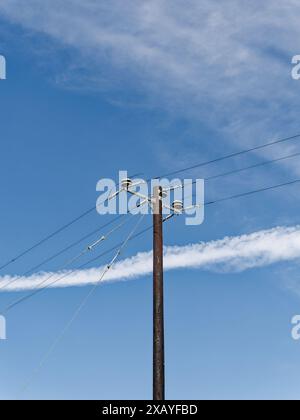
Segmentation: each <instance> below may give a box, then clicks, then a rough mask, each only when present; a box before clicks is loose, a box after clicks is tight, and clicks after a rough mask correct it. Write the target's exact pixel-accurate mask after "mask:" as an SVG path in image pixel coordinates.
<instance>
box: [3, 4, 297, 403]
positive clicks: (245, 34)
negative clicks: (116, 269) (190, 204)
mask: <svg viewBox="0 0 300 420" xmlns="http://www.w3.org/2000/svg"><path fill="white" fill-rule="evenodd" d="M186 3H187V2H184V5H183V2H182V1H179V0H178V1H177V0H174V1H172V2H170V1H162V0H160V1H154V0H153V1H148V2H144V1H139V2H137V1H127V2H126V6H125V5H124V4H125V2H120V1H117V0H112V1H110V2H109V6H108V3H107V2H104V1H100V2H99V1H98V2H95V1H86V2H85V3H84V4H82V2H79V1H75V0H73V1H68V2H66V1H64V2H62V1H58V0H55V1H54V0H52V1H51V2H50V1H44V2H43V5H41V4H40V3H39V2H37V1H34V0H28V1H26V4H25V2H22V1H20V0H3V1H2V2H1V5H0V54H3V55H4V56H5V57H6V60H7V80H5V81H0V110H1V114H0V118H1V120H0V121H1V133H0V136H1V142H0V150H1V153H0V160H1V165H0V180H1V181H0V186H1V196H2V200H1V220H0V232H1V238H2V240H1V244H2V245H1V261H0V262H1V263H4V262H6V261H7V260H8V259H10V258H11V257H12V256H14V255H16V254H18V253H19V252H22V251H23V250H24V249H26V248H27V247H29V246H30V245H32V244H34V243H35V242H37V241H39V240H40V239H41V238H42V237H44V236H46V235H47V234H49V233H51V232H52V231H54V230H56V229H57V228H58V227H60V226H61V225H63V224H64V223H66V222H68V221H69V220H71V219H73V218H74V217H76V216H78V215H79V214H81V213H82V212H83V211H85V210H86V209H88V208H90V207H91V206H93V205H94V204H95V202H96V199H97V193H96V183H97V181H98V180H99V179H100V178H103V177H105V178H106V177H112V178H115V177H116V176H117V173H118V171H119V170H121V169H127V170H128V171H129V172H130V173H137V172H143V173H144V174H145V177H146V178H148V177H151V176H153V175H155V176H156V175H157V174H160V173H165V172H169V171H172V170H176V169H177V168H181V167H185V166H189V165H193V164H194V163H197V162H201V161H203V160H207V159H213V158H215V157H218V156H222V155H224V154H228V153H231V152H235V151H237V150H242V149H245V148H248V147H251V146H254V145H257V144H262V143H265V142H266V141H268V140H272V139H274V138H275V139H276V138H280V137H286V136H289V135H294V134H298V133H300V128H299V124H298V112H297V111H298V107H299V105H300V103H299V95H298V92H300V90H298V89H300V84H299V82H297V81H294V80H292V78H291V74H290V73H291V68H292V66H291V58H292V56H293V55H295V54H299V48H300V46H299V45H298V44H299V41H297V40H298V39H299V28H298V21H299V19H298V16H299V13H300V6H299V5H297V4H295V2H294V1H292V0H290V1H286V2H285V4H284V5H278V4H277V3H276V4H275V2H273V1H271V0H268V1H265V2H264V5H261V4H260V2H256V1H255V2H251V5H249V4H247V5H245V4H244V2H242V1H233V0H230V1H229V2H228V1H227V2H226V5H225V2H224V3H223V2H212V1H203V2H201V5H199V3H198V2H197V1H194V0H189V1H188V7H187V6H186ZM37 6H38V7H37ZM299 150H300V146H299V144H298V142H297V141H294V142H290V143H286V144H284V145H281V146H276V147H273V148H271V149H268V150H264V151H263V152H260V153H259V154H251V155H247V156H243V157H240V158H239V159H232V160H229V161H226V162H223V163H218V164H215V165H211V166H209V167H206V168H203V169H201V170H200V169H199V170H196V171H194V172H192V173H187V174H185V175H186V176H192V177H199V178H201V177H204V176H208V175H210V174H214V173H219V172H222V171H226V170H230V169H234V168H238V167H243V166H248V165H250V164H252V163H256V162H259V161H262V160H264V159H270V158H273V157H277V156H282V155H284V154H288V153H293V152H297V151H299ZM298 159H299V158H298ZM298 162H299V161H298V160H297V159H290V160H288V161H286V162H285V163H284V164H274V165H272V166H268V167H265V168H261V169H259V170H255V171H249V172H246V173H243V174H242V175H238V176H232V177H228V178H224V179H218V180H216V181H211V182H209V183H207V184H206V198H207V199H208V200H210V199H215V198H219V197H225V196H229V195H232V194H235V193H238V192H243V191H248V190H249V191H250V190H253V189H256V188H261V187H265V186H269V185H273V184H276V183H280V182H285V181H289V180H293V179H296V178H298V177H299V165H298ZM298 188H299V187H297V186H294V187H290V188H285V189H282V190H280V191H274V192H268V193H264V194H260V195H254V196H252V197H247V198H243V199H240V200H236V201H230V202H224V203H222V204H218V205H216V206H211V207H209V208H207V209H206V214H205V222H204V224H203V225H201V226H198V227H186V226H185V224H184V221H183V220H181V219H176V220H174V221H172V223H171V222H170V223H169V224H167V225H166V226H165V242H166V245H168V246H175V245H177V246H186V245H188V244H197V243H199V242H200V241H204V242H205V243H211V241H216V240H219V239H223V238H225V237H227V236H230V237H239V236H240V235H250V234H252V233H254V232H260V231H262V230H268V229H272V228H276V227H278V226H280V227H282V228H283V229H285V228H286V227H291V228H292V229H295V231H296V233H297V232H298V230H299V226H298V225H299V223H300V217H299V210H298V207H299V198H298V197H299V194H298ZM109 220H110V216H109V217H102V216H101V217H100V216H99V215H97V214H96V213H94V214H91V215H90V216H88V217H86V218H84V219H82V220H81V221H80V222H78V223H76V224H75V225H74V226H72V228H70V229H68V230H66V231H64V232H63V233H62V234H61V235H59V236H57V237H55V238H53V240H51V241H49V242H47V243H46V244H44V245H43V246H41V247H39V248H37V249H36V250H35V251H34V252H32V253H30V254H28V255H27V256H26V258H25V257H24V258H23V259H20V261H18V262H17V263H16V264H13V265H11V266H9V267H7V268H6V269H5V270H4V272H2V273H1V275H6V274H7V275H10V276H15V275H21V276H22V275H23V274H24V272H26V271H27V270H28V269H29V268H30V267H32V266H34V265H35V264H37V263H39V262H40V261H42V260H43V259H45V258H47V257H48V256H51V255H52V254H53V253H55V252H57V251H58V250H60V249H61V248H63V247H65V246H67V245H68V244H69V243H71V242H72V241H75V240H76V239H78V238H79V237H81V236H83V235H84V234H85V233H86V232H89V231H92V230H93V229H95V228H97V226H100V225H102V224H103V223H105V222H106V221H109ZM145 223H146V224H147V225H150V223H151V219H150V218H147V219H146V221H145ZM127 229H128V228H127ZM124 234H125V229H124V232H122V237H123V236H124ZM262 236H263V235H262ZM280 238H281V237H279V241H280ZM283 239H284V241H283ZM283 239H282V242H280V245H282V250H280V251H277V249H276V251H277V254H276V252H275V251H274V250H272V255H271V256H270V255H268V256H267V257H266V256H265V254H264V253H263V252H265V248H264V251H263V252H262V254H263V255H255V257H253V256H252V257H251V255H248V254H247V253H246V254H243V258H240V259H239V258H237V259H236V260H234V261H232V260H230V261H229V262H228V261H227V262H226V263H224V264H222V262H221V264H217V263H215V262H214V261H213V260H210V264H208V265H206V266H203V267H198V268H195V267H186V268H184V269H173V270H170V271H167V272H166V275H165V283H166V286H165V287H166V308H165V310H166V369H167V372H166V374H167V375H166V377H167V397H168V398H170V399H172V398H174V399H177V398H178V399H201V398H208V399H213V398H222V399H223V398H224V399H227V398H293V399H298V398H299V391H300V389H299V380H298V378H299V373H300V364H299V361H300V344H299V342H295V341H293V340H292V339H291V324H290V321H291V318H292V317H293V316H294V315H295V314H298V313H299V312H300V300H299V296H300V294H299V291H300V282H299V279H298V276H299V264H298V258H299V257H300V252H299V250H298V248H297V247H296V245H295V244H294V243H293V252H292V255H291V254H290V253H289V251H290V248H291V246H290V243H291V242H290V237H289V236H288V237H286V236H284V237H283ZM119 241H120V235H119V234H116V235H115V236H114V237H112V238H111V239H110V243H109V244H108V243H107V244H106V245H105V246H106V247H107V248H108V247H109V246H112V245H114V244H115V243H118V242H119ZM246 242H247V241H246ZM276 244H277V243H276ZM151 246H152V244H151V233H148V234H146V235H145V236H143V237H142V238H141V239H139V240H136V241H134V242H132V243H131V244H130V246H128V247H127V248H126V251H125V254H124V255H123V258H124V259H125V258H127V257H130V256H134V255H136V254H137V252H148V251H149V250H151ZM81 248H82V245H81V246H78V247H77V248H75V249H73V250H71V251H70V252H69V253H67V254H65V255H63V256H61V257H60V258H58V259H56V260H54V261H52V262H51V263H49V264H48V265H46V266H45V267H43V269H44V270H45V271H58V270H59V269H60V267H61V266H62V265H63V263H64V262H65V260H66V259H68V258H71V257H72V256H73V255H75V254H76V253H78V252H79V251H80V250H81ZM277 248H278V247H277ZM279 248H280V247H279ZM294 248H297V249H296V250H295V249H294ZM206 252H208V251H207V250H206ZM247 252H248V251H247ZM258 254H259V253H258ZM275 254H276V255H275ZM278 254H280V255H279V256H278ZM205 255H207V254H205ZM108 257H109V256H108ZM108 257H107V258H108ZM261 260H263V263H260V261H261ZM106 262H107V259H105V258H103V259H102V260H99V263H97V264H96V265H95V263H94V264H93V265H92V267H94V268H97V266H98V267H99V266H102V265H103V264H105V263H106ZM260 265H261V266H260ZM249 267H251V268H249ZM246 268H247V269H246ZM121 277H122V276H120V280H121ZM151 290H152V289H151V274H147V275H144V276H142V277H139V278H135V279H134V280H132V281H123V282H122V281H121V282H115V283H107V284H104V285H102V286H100V287H99V288H98V290H97V292H96V293H95V295H94V296H93V297H92V299H91V300H90V301H89V303H88V305H87V306H86V307H85V309H84V310H83V312H82V313H81V314H80V317H79V318H78V319H77V320H76V322H75V323H74V324H73V325H72V327H71V328H70V329H69V331H68V332H67V334H66V336H65V337H64V339H63V340H62V341H61V342H60V343H59V345H58V347H57V348H56V349H55V351H54V352H53V353H52V354H51V356H50V357H49V359H48V360H47V361H46V363H45V365H44V366H43V368H42V369H41V370H40V371H39V373H38V374H37V375H35V376H34V378H33V380H32V381H31V382H30V385H29V387H28V389H27V390H26V393H25V394H24V395H23V396H22V397H23V398H34V399H39V398H68V399H76V398H84V399H89V398H92V399H139V398H143V399H147V398H151V388H152V378H151V373H152V365H151V363H152V360H151V359H152V354H151V353H152V343H151V339H152V312H151V311H152V300H151V299H152V291H151ZM87 291H88V286H87V287H66V288H58V289H51V290H47V291H46V292H44V293H42V294H40V295H39V296H36V297H35V298H33V299H30V300H29V301H28V302H26V303H24V304H23V305H19V306H18V307H17V308H15V309H14V310H13V311H11V312H10V313H9V315H8V316H7V328H8V340H7V341H5V342H4V341H1V342H0V355H1V357H0V360H1V362H0V366H1V372H2V375H1V376H2V380H1V381H0V397H1V398H16V397H17V396H18V395H19V391H20V389H21V388H22V387H23V386H24V384H26V383H27V380H28V378H29V377H31V374H32V372H33V371H34V369H35V368H36V366H37V365H38V363H39V360H40V359H41V357H42V356H43V355H44V354H45V352H46V350H47V349H48V347H49V345H51V343H52V341H53V340H54V339H55V337H56V336H57V334H58V333H59V332H60V331H61V330H62V328H63V326H64V324H65V323H66V322H67V321H68V319H69V318H70V316H71V315H72V313H73V312H74V310H75V308H76V306H77V305H78V304H79V302H80V301H81V300H82V298H83V297H84V295H85V294H86V293H87ZM23 293H24V292H14V293H13V292H2V293H1V295H0V307H1V309H2V308H4V307H5V306H6V305H7V304H8V303H10V302H11V301H12V300H14V299H16V298H18V297H19V296H21V295H23Z"/></svg>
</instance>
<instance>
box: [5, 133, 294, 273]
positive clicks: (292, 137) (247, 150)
mask: <svg viewBox="0 0 300 420" xmlns="http://www.w3.org/2000/svg"><path fill="white" fill-rule="evenodd" d="M298 138H300V134H297V135H295V136H290V137H285V138H282V139H279V140H275V141H272V142H268V143H265V144H262V145H260V146H256V147H252V148H250V149H246V150H242V151H239V152H236V153H232V154H229V155H225V156H222V157H219V158H216V159H212V160H209V161H205V162H201V163H198V164H196V165H193V166H189V167H185V168H183V169H180V170H177V171H173V172H169V173H168V174H164V175H161V176H157V177H156V179H158V178H164V177H168V176H172V175H177V174H179V173H182V172H186V171H188V170H192V169H195V168H199V167H203V166H207V165H209V164H212V163H217V162H221V161H224V160H226V159H229V158H233V157H237V156H241V155H243V154H246V153H250V152H252V151H256V150H261V149H263V148H266V147H270V146H273V145H276V144H281V143H284V142H287V141H291V140H295V139H298ZM138 175H140V174H137V175H133V176H132V177H134V176H138ZM149 181H150V179H149V180H148V182H149ZM105 201H106V200H104V202H105ZM95 209H96V206H93V207H92V208H90V209H88V210H87V211H85V212H84V213H82V214H81V215H80V216H78V217H76V218H75V219H73V220H71V221H70V222H69V223H67V224H65V225H63V226H62V227H61V228H59V229H57V230H56V231H54V232H53V233H51V234H50V235H48V236H46V237H45V238H43V239H42V240H40V241H39V242H37V243H36V244H35V245H33V246H31V247H30V248H28V249H26V250H25V251H23V252H22V253H20V254H18V255H17V256H15V257H14V258H12V259H11V260H9V261H8V262H6V263H5V264H3V265H2V266H0V271H1V270H3V269H4V268H6V267H8V266H9V265H11V264H13V263H15V262H16V261H18V260H19V259H21V258H22V257H24V256H25V255H27V254H28V253H30V252H31V251H33V250H34V249H36V248H38V247H39V246H40V245H42V244H44V243H45V242H47V241H49V240H50V239H52V238H54V237H55V236H57V235H58V234H59V233H61V232H63V231H64V230H66V229H67V228H68V227H70V226H72V225H73V224H75V223H76V222H78V221H79V220H81V219H83V218H84V217H86V216H87V215H89V214H91V213H92V212H93V211H94V210H95Z"/></svg>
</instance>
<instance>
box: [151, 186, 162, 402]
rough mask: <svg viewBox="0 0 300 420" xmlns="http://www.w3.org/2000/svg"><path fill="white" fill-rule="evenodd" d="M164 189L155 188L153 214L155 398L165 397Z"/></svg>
mask: <svg viewBox="0 0 300 420" xmlns="http://www.w3.org/2000/svg"><path fill="white" fill-rule="evenodd" d="M161 194H162V189H161V187H156V188H155V189H154V199H155V204H154V212H153V213H154V215H153V399H154V400H155V401H163V400H164V399H165V353H164V351H165V350H164V280H163V216H162V201H161Z"/></svg>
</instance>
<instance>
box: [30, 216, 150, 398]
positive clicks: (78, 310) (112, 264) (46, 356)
mask: <svg viewBox="0 0 300 420" xmlns="http://www.w3.org/2000/svg"><path fill="white" fill-rule="evenodd" d="M143 218H144V215H142V216H141V218H140V219H139V220H138V222H137V223H136V224H135V226H134V228H133V229H132V231H131V232H130V234H129V235H128V236H127V237H126V239H125V240H124V241H123V242H122V244H121V246H120V248H119V249H118V251H117V253H116V254H115V255H114V257H113V258H112V260H111V261H110V263H109V264H108V265H107V266H106V267H105V269H104V270H103V272H102V274H101V276H100V278H99V280H98V281H97V282H96V283H95V284H94V285H93V287H92V288H91V289H90V290H89V292H88V293H87V294H86V296H85V297H84V299H83V300H82V301H81V303H80V305H79V306H78V307H77V309H76V310H75V312H74V314H73V315H72V317H71V318H70V320H69V321H68V322H67V323H66V325H65V327H64V328H63V329H62V331H61V333H60V334H59V335H58V336H57V337H56V338H55V340H54V341H53V343H52V344H51V346H50V347H49V349H48V350H47V352H46V353H45V355H44V357H43V358H42V359H41V361H40V363H39V365H38V366H37V368H36V369H35V370H34V372H33V373H32V375H31V377H30V378H29V380H28V382H27V383H26V384H25V386H24V388H23V389H22V392H24V391H26V389H27V388H28V386H29V385H30V383H31V380H32V379H33V378H34V376H35V375H36V374H37V373H38V372H39V370H40V369H41V368H42V367H43V365H44V363H45V362H46V361H47V359H48V358H49V356H50V355H51V353H52V352H53V351H54V350H55V348H56V346H57V345H58V344H59V343H60V341H61V340H62V339H63V338H64V336H65V335H66V333H67V331H68V330H69V328H70V327H71V326H72V324H73V322H74V321H75V320H76V318H77V317H78V316H79V314H80V312H81V311H82V309H83V308H84V307H85V306H86V304H87V303H88V301H89V299H90V298H91V297H92V295H93V294H94V292H95V291H96V289H97V287H98V286H99V284H100V283H101V282H102V281H103V279H104V277H105V275H106V274H107V273H108V272H109V270H110V269H111V268H112V267H113V266H114V264H115V263H116V261H117V259H118V258H119V257H120V255H121V254H122V251H123V249H124V248H125V247H126V245H127V243H128V242H129V241H130V239H131V238H132V236H133V235H134V232H135V231H136V229H137V228H138V226H139V225H140V223H141V222H142V220H143Z"/></svg>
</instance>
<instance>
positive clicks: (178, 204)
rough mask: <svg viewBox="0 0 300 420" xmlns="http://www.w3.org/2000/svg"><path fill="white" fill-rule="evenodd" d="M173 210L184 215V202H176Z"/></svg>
mask: <svg viewBox="0 0 300 420" xmlns="http://www.w3.org/2000/svg"><path fill="white" fill-rule="evenodd" d="M172 208H173V209H174V211H175V212H176V213H182V212H183V202H182V201H179V200H176V201H174V203H173V204H172Z"/></svg>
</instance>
